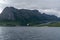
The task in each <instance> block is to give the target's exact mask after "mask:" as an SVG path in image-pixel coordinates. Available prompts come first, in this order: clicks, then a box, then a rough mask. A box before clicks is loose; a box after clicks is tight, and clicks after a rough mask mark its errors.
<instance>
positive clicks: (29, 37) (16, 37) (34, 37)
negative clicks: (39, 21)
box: [0, 27, 60, 40]
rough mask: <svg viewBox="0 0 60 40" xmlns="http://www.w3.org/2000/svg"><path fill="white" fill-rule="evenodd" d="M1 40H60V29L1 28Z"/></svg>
mask: <svg viewBox="0 0 60 40" xmlns="http://www.w3.org/2000/svg"><path fill="white" fill-rule="evenodd" d="M0 40H60V27H0Z"/></svg>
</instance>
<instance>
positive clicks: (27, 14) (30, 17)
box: [0, 7, 59, 25]
mask: <svg viewBox="0 0 60 40" xmlns="http://www.w3.org/2000/svg"><path fill="white" fill-rule="evenodd" d="M58 19H59V18H58V17H56V16H54V15H47V14H45V13H43V14H41V13H40V12H39V11H38V10H28V9H16V8H14V7H6V8H5V9H4V10H3V11H2V13H1V14H0V20H11V21H18V22H20V23H21V24H22V25H26V24H28V23H32V24H38V23H44V22H51V21H58Z"/></svg>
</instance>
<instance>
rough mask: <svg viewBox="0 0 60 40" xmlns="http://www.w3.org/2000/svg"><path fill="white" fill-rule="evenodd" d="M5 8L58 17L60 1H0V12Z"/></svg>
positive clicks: (59, 14)
mask: <svg viewBox="0 0 60 40" xmlns="http://www.w3.org/2000/svg"><path fill="white" fill-rule="evenodd" d="M7 6H13V7H15V8H19V9H21V8H22V9H38V10H39V11H40V12H45V13H47V14H53V15H57V16H60V0H0V12H1V11H2V10H3V9H4V8H5V7H7Z"/></svg>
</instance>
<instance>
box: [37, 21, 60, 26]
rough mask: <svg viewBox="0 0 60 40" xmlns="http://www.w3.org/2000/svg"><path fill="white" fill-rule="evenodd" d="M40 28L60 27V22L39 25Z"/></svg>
mask: <svg viewBox="0 0 60 40" xmlns="http://www.w3.org/2000/svg"><path fill="white" fill-rule="evenodd" d="M36 26H38V27H41V26H46V27H60V22H52V23H48V24H47V23H46V24H38V25H36Z"/></svg>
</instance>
